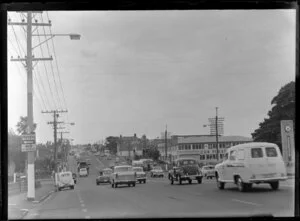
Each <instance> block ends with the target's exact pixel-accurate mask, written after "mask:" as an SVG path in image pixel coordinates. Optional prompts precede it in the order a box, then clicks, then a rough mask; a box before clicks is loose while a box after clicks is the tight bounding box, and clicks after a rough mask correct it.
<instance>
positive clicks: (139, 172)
mask: <svg viewBox="0 0 300 221" xmlns="http://www.w3.org/2000/svg"><path fill="white" fill-rule="evenodd" d="M133 171H135V172H136V181H137V182H139V183H142V182H143V183H146V180H147V178H146V173H145V172H144V170H143V167H133Z"/></svg>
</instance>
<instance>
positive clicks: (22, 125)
mask: <svg viewBox="0 0 300 221" xmlns="http://www.w3.org/2000/svg"><path fill="white" fill-rule="evenodd" d="M27 125H28V124H27V117H22V116H21V117H20V121H19V122H18V123H17V125H16V127H17V132H18V133H19V134H23V133H25V132H26V128H27ZM35 129H36V124H33V131H35Z"/></svg>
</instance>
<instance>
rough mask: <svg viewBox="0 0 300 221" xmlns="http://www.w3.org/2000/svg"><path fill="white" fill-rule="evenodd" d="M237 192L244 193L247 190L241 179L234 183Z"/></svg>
mask: <svg viewBox="0 0 300 221" xmlns="http://www.w3.org/2000/svg"><path fill="white" fill-rule="evenodd" d="M236 184H237V186H238V189H239V191H241V192H245V191H246V189H247V185H246V184H245V183H244V182H243V181H242V179H241V178H240V177H238V178H237V182H236Z"/></svg>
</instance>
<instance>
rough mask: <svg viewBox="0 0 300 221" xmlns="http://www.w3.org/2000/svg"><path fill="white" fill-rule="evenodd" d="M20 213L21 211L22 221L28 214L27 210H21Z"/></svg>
mask: <svg viewBox="0 0 300 221" xmlns="http://www.w3.org/2000/svg"><path fill="white" fill-rule="evenodd" d="M21 211H23V213H22V215H21V217H20V218H21V219H23V218H24V217H25V216H26V215H27V214H28V212H29V210H28V209H21Z"/></svg>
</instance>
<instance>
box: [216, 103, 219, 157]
mask: <svg viewBox="0 0 300 221" xmlns="http://www.w3.org/2000/svg"><path fill="white" fill-rule="evenodd" d="M218 136H219V135H218V107H216V144H217V146H216V148H217V162H218V161H219V147H218V146H219V139H218Z"/></svg>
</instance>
